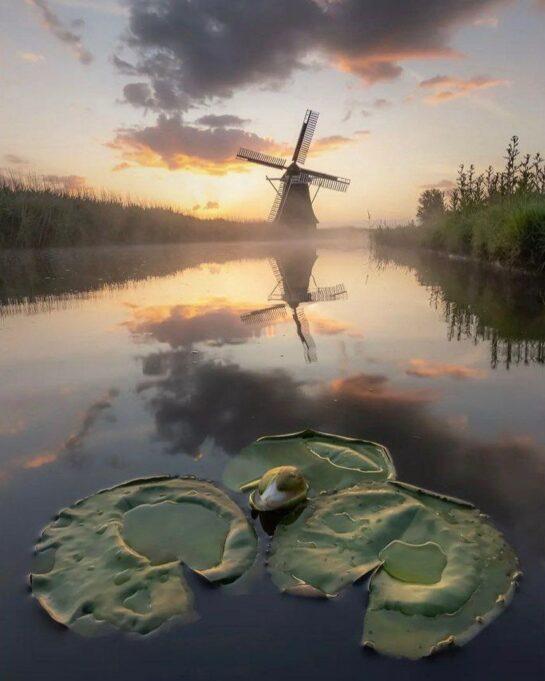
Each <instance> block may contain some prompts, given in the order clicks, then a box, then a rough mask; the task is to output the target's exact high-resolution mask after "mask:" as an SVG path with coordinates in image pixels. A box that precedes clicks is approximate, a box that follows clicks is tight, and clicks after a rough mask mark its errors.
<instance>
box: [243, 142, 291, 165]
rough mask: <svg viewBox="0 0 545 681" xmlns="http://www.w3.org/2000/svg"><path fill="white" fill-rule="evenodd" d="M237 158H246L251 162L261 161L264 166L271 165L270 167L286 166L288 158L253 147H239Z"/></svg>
mask: <svg viewBox="0 0 545 681" xmlns="http://www.w3.org/2000/svg"><path fill="white" fill-rule="evenodd" d="M237 158H244V159H246V161H250V163H259V164H260V165H262V166H269V167H270V168H285V167H286V159H285V158H278V157H277V156H271V155H270V154H263V153H262V152H261V151H253V150H252V149H245V148H244V147H242V148H241V149H239V152H238V154H237Z"/></svg>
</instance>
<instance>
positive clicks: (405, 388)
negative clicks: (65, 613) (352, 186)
mask: <svg viewBox="0 0 545 681" xmlns="http://www.w3.org/2000/svg"><path fill="white" fill-rule="evenodd" d="M0 268H1V269H0V348H1V350H2V352H1V353H0V376H1V383H0V513H1V517H2V521H3V522H2V527H3V533H2V544H1V548H0V551H1V554H0V555H1V564H2V574H1V575H0V613H1V615H2V616H1V621H2V632H1V636H0V641H1V643H0V646H1V648H2V650H1V652H0V660H1V661H0V665H1V667H0V668H1V669H2V672H3V673H2V678H6V679H9V681H12V680H15V681H19V679H24V681H27V680H32V679H40V680H41V681H53V680H54V681H64V680H65V679H66V681H72V680H73V679H75V678H78V679H80V680H81V681H87V680H89V681H96V679H100V678H102V679H105V680H109V679H116V680H118V681H124V680H125V679H126V680H129V679H130V680H131V681H139V680H142V681H144V680H146V681H148V680H149V679H153V680H154V681H163V680H165V681H166V680H167V679H168V680H169V681H170V680H171V679H191V680H192V681H195V680H198V679H203V680H204V679H207V680H208V679H242V680H244V679H248V680H250V679H251V680H252V681H255V678H259V679H261V680H263V681H266V680H268V679H271V680H272V679H275V680H276V679H279V678H283V679H302V678H303V679H306V678H312V679H316V680H318V681H319V680H321V679H324V680H325V679H331V678H336V679H347V680H348V679H354V678H359V677H360V675H361V676H363V675H373V677H374V678H378V679H390V678H395V679H396V680H397V679H441V681H444V680H445V679H459V678H460V677H462V676H463V677H464V678H467V679H482V678H485V677H486V678H495V679H513V678H515V677H516V676H520V677H521V678H524V679H530V678H538V675H539V674H540V672H541V671H542V670H543V652H542V649H543V634H544V628H543V621H544V620H543V596H544V595H545V594H544V589H543V583H544V582H543V551H542V547H543V531H542V527H541V526H542V524H543V523H542V520H541V518H542V517H543V512H544V510H545V508H544V504H543V493H542V488H543V482H544V463H545V425H544V423H545V400H544V394H545V365H544V362H545V283H544V282H543V280H539V279H536V278H529V277H523V276H517V277H513V276H509V275H507V274H505V273H502V272H500V271H496V270H490V269H483V268H481V267H478V266H476V265H474V264H468V263H465V262H460V261H454V260H448V259H443V258H436V257H431V256H427V255H424V254H420V255H418V254H412V253H394V252H389V251H382V252H378V253H374V254H372V253H371V252H370V251H369V249H368V248H367V247H365V246H364V245H362V244H359V243H357V242H353V243H345V244H335V243H325V244H318V245H317V246H313V245H310V244H307V245H295V244H290V245H289V246H287V247H285V248H281V247H279V246H278V245H267V244H242V245H241V244H238V245H237V244H228V245H210V244H206V245H191V246H185V245H184V246H172V245H169V246H165V247H162V246H147V247H126V248H104V249H80V250H73V251H71V250H64V251H63V250H56V251H43V252H40V253H31V252H22V253H15V252H11V253H10V252H7V253H3V254H1V255H0ZM305 427H312V428H315V429H318V430H326V431H330V432H337V433H340V434H345V435H352V436H360V437H364V438H368V439H372V440H378V441H380V442H383V443H385V444H386V445H387V446H388V447H389V448H390V450H391V452H392V455H393V457H394V461H395V463H396V467H397V470H398V476H399V478H400V479H402V480H404V481H407V482H411V483H415V484H417V485H423V486H426V487H430V488H432V489H434V490H437V491H442V492H446V493H448V494H453V495H456V496H460V497H463V498H467V499H470V500H471V501H473V502H474V503H475V504H477V505H478V506H479V507H480V508H481V509H482V510H483V511H485V512H486V513H489V514H490V515H491V516H492V518H493V520H494V521H495V522H496V524H497V525H498V526H499V527H500V529H501V530H502V531H503V532H504V533H505V535H506V537H507V539H508V540H509V541H510V542H511V543H512V544H513V545H514V547H515V548H516V550H517V552H518V553H519V555H520V557H521V561H522V566H523V569H524V572H525V578H524V580H523V582H522V585H521V589H520V592H519V594H518V595H517V597H516V599H515V601H514V603H513V605H512V606H511V607H510V608H509V610H508V611H507V612H506V613H505V614H504V615H502V617H500V618H499V619H498V620H497V621H496V622H495V623H494V624H493V625H492V626H490V627H489V628H488V629H486V630H485V631H484V632H483V633H482V634H481V635H480V636H479V637H478V638H477V639H475V640H474V641H473V642H472V643H471V644H469V645H468V646H466V647H465V648H463V649H460V650H457V651H454V652H452V653H447V654H443V655H440V656H437V657H436V658H434V659H432V660H427V661H421V662H417V663H408V662H403V661H397V660H391V659H387V658H383V657H379V656H378V655H376V654H373V653H370V652H368V651H362V650H361V649H360V648H359V646H358V642H359V639H360V636H361V631H362V626H363V625H362V622H363V612H364V604H365V601H366V591H365V587H364V585H358V586H356V587H353V588H350V589H348V590H347V591H346V592H345V593H344V594H342V595H341V596H340V597H339V598H337V599H334V600H332V601H330V602H327V603H323V602H319V603H318V602H311V601H307V600H299V599H294V598H289V597H282V596H280V595H278V594H277V593H276V590H275V588H274V587H273V585H272V584H271V582H270V580H269V579H268V577H267V575H266V573H265V572H264V571H263V570H262V569H261V568H260V567H259V566H257V567H256V568H255V569H254V570H253V571H252V573H251V574H250V575H249V576H248V577H246V578H244V579H243V580H242V581H241V582H240V583H235V584H234V585H232V586H230V587H228V588H223V587H222V588H221V589H213V588H207V587H205V586H203V585H202V584H201V583H200V582H198V581H197V580H194V579H192V578H191V577H189V579H190V580H191V584H192V587H193V589H194V591H195V594H196V601H197V609H198V611H199V613H200V615H201V619H200V620H199V621H198V622H197V623H195V624H191V625H188V626H179V625H177V624H176V623H172V624H170V625H169V626H167V627H166V628H165V629H161V630H160V631H159V632H157V633H155V634H153V635H151V636H148V637H146V638H140V637H131V636H127V635H123V634H116V635H110V636H107V637H103V638H100V639H84V638H81V637H79V636H77V635H75V634H73V633H71V632H69V631H66V630H64V629H62V628H60V627H59V626H57V625H55V624H54V623H52V622H51V621H50V620H49V619H48V617H47V616H46V615H45V614H44V613H43V612H42V611H41V610H40V608H39V606H38V605H37V604H36V603H35V602H34V601H33V599H32V597H31V596H30V595H29V593H28V588H27V585H26V574H27V573H28V571H29V567H30V561H31V557H32V546H33V544H34V541H35V539H36V537H37V535H38V534H39V532H40V530H41V528H42V527H43V526H44V525H45V524H46V523H47V522H48V521H49V520H50V519H51V517H52V516H53V515H54V514H55V513H56V511H57V510H59V509H60V508H62V507H64V506H66V505H69V504H70V503H72V502H73V501H74V500H76V499H78V498H81V497H83V496H87V495H89V494H92V493H93V492H95V491H96V490H98V489H100V488H103V487H107V486H112V485H115V484H117V483H119V482H122V481H124V480H127V479H130V478H134V477H138V476H143V475H152V474H162V473H179V474H187V473H193V474H196V475H199V476H201V477H204V478H209V479H212V480H220V479H221V472H222V470H223V467H224V465H225V462H226V461H228V459H229V457H231V456H233V455H234V454H236V452H238V451H239V450H240V448H241V447H243V446H244V445H246V444H247V443H249V442H251V441H252V440H253V439H255V438H256V437H258V436H260V435H263V434H268V433H281V432H289V431H293V430H298V429H302V428H305ZM239 501H240V503H242V504H244V503H245V500H244V498H243V497H241V498H240V499H239ZM260 532H261V538H262V545H263V546H264V545H265V544H266V535H265V533H264V532H263V531H261V530H260Z"/></svg>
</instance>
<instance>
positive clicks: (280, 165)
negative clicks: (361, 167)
mask: <svg viewBox="0 0 545 681" xmlns="http://www.w3.org/2000/svg"><path fill="white" fill-rule="evenodd" d="M318 115H319V114H318V112H317V111H311V110H310V109H308V110H307V112H306V114H305V118H304V119H303V125H302V126H301V132H300V133H299V138H298V140H297V144H296V145H295V150H294V152H293V156H292V157H291V163H290V164H289V165H286V163H287V161H286V159H285V158H277V157H276V156H270V155H269V154H263V153H262V152H260V151H252V150H251V149H244V148H242V149H240V150H239V152H238V154H237V158H243V159H246V161H249V162H250V163H258V164H259V165H264V166H269V167H270V168H276V169H278V170H284V174H283V175H282V177H277V178H271V177H267V180H268V181H269V183H270V184H271V186H272V187H273V189H274V191H275V192H276V196H275V198H274V202H273V205H272V207H271V210H270V213H269V222H275V223H281V224H284V225H288V226H290V227H294V226H299V227H316V224H317V222H318V219H317V218H316V215H315V214H314V210H313V208H312V205H313V203H314V200H315V199H316V196H317V194H318V192H319V191H320V189H321V188H322V187H323V188H324V189H332V190H333V191H337V192H345V191H346V190H347V189H348V185H349V184H350V180H349V179H347V178H346V177H337V176H336V175H328V174H327V173H320V172H318V171H316V170H309V169H308V168H301V165H304V163H305V161H306V158H307V154H308V150H309V147H310V143H311V142H312V136H313V135H314V130H315V129H316V123H317V121H318ZM275 183H276V184H275ZM311 185H312V186H313V187H316V191H315V193H314V196H313V197H312V199H311V198H310V186H311Z"/></svg>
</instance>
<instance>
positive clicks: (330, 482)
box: [223, 430, 395, 496]
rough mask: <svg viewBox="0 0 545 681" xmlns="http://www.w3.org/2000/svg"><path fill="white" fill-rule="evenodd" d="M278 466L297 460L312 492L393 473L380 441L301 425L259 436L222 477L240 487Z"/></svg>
mask: <svg viewBox="0 0 545 681" xmlns="http://www.w3.org/2000/svg"><path fill="white" fill-rule="evenodd" d="M278 466H296V467H297V468H298V469H299V470H300V472H301V473H302V475H303V476H304V477H305V478H306V480H307V481H308V482H309V485H310V490H309V494H310V495H313V496H315V495H317V494H319V493H320V492H323V491H328V490H334V489H343V488H345V487H351V486H352V485H355V484H358V483H364V482H367V481H370V480H389V479H392V478H395V468H394V464H393V462H392V459H391V457H390V453H389V452H388V450H387V449H386V447H384V446H383V445H380V444H377V443H375V442H369V441H367V440H358V439H355V438H349V437H341V436H340V435H328V434H327V433H319V432H316V431H313V430H305V431H302V432H299V433H292V434H289V435H274V436H269V437H261V438H259V439H258V440H256V441H255V442H254V443H253V444H251V445H249V446H248V447H246V448H245V449H243V450H242V451H241V452H240V454H238V455H237V456H236V457H235V458H234V459H232V460H231V461H230V462H229V464H228V465H227V467H226V469H225V473H224V478H223V479H224V482H225V484H226V485H227V487H229V488H230V489H232V490H237V491H239V490H240V489H241V488H243V487H248V486H251V484H252V482H254V483H255V482H256V481H257V480H258V479H259V478H261V476H262V475H263V474H264V473H265V472H266V471H268V470H269V469H271V468H277V467H278Z"/></svg>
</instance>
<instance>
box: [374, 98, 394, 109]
mask: <svg viewBox="0 0 545 681" xmlns="http://www.w3.org/2000/svg"><path fill="white" fill-rule="evenodd" d="M373 106H374V108H375V109H388V108H389V107H390V106H392V102H391V101H390V100H389V99H384V98H380V99H375V101H374V102H373Z"/></svg>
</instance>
